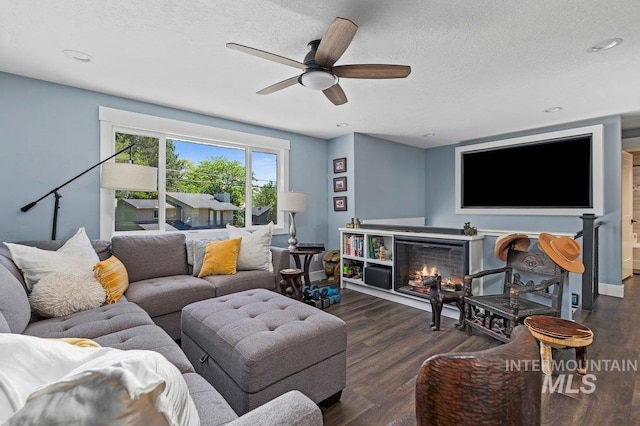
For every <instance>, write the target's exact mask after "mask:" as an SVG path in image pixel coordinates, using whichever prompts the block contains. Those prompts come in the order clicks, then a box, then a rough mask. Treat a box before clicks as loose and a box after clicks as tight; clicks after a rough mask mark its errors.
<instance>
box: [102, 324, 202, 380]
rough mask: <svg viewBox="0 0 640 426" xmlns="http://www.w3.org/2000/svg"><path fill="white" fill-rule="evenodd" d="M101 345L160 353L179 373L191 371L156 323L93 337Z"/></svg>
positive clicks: (172, 342) (170, 339)
mask: <svg viewBox="0 0 640 426" xmlns="http://www.w3.org/2000/svg"><path fill="white" fill-rule="evenodd" d="M93 340H94V341H95V342H96V343H98V344H99V345H101V346H109V347H111V348H117V349H123V350H129V349H146V350H150V351H155V352H158V353H160V354H162V355H163V356H164V357H165V358H167V359H168V360H169V361H171V363H172V364H173V365H175V366H176V367H177V368H178V370H180V372H181V373H190V372H193V371H194V369H193V366H192V365H191V363H190V362H189V360H188V359H187V356H186V355H185V354H184V352H182V350H181V349H180V347H179V346H178V345H177V344H176V342H175V341H174V340H173V339H172V338H171V337H169V335H168V334H167V333H165V332H164V331H163V330H162V329H161V328H160V327H158V326H157V325H149V324H147V325H139V326H136V327H131V328H126V329H124V330H120V331H116V332H114V333H109V334H105V335H104V336H100V337H96V338H95V339H93Z"/></svg>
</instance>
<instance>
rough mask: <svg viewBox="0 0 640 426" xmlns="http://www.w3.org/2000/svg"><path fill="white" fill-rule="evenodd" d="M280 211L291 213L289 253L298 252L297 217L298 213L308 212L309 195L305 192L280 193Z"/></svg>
mask: <svg viewBox="0 0 640 426" xmlns="http://www.w3.org/2000/svg"><path fill="white" fill-rule="evenodd" d="M278 210H280V211H283V212H289V218H290V219H291V224H290V226H289V241H288V243H289V251H292V250H296V249H297V245H298V240H297V238H296V224H295V216H296V213H298V212H304V211H306V210H307V194H305V193H304V192H278Z"/></svg>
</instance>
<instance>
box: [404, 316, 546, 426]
mask: <svg viewBox="0 0 640 426" xmlns="http://www.w3.org/2000/svg"><path fill="white" fill-rule="evenodd" d="M534 361H536V362H538V363H539V361H540V354H539V349H538V342H537V340H536V339H535V338H534V337H533V336H532V335H531V332H529V330H528V329H527V327H525V326H524V325H519V326H516V327H515V328H514V330H513V333H512V339H511V341H510V342H509V343H507V344H506V345H499V346H496V347H494V348H491V349H486V350H483V351H478V352H463V353H445V354H438V355H434V356H432V357H430V358H428V359H427V360H426V361H424V363H423V364H422V366H421V367H420V371H419V373H418V377H417V379H416V393H415V397H416V420H417V425H418V426H427V425H523V426H529V425H532V426H533V425H539V424H540V421H541V409H540V407H541V404H542V374H541V373H540V370H539V368H537V369H536V368H534V367H533V366H534V365H535V364H534Z"/></svg>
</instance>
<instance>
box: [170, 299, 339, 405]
mask: <svg viewBox="0 0 640 426" xmlns="http://www.w3.org/2000/svg"><path fill="white" fill-rule="evenodd" d="M181 345H182V349H183V351H184V352H185V354H186V355H187V358H189V361H191V363H192V364H193V365H194V367H195V369H196V371H197V372H198V373H200V374H201V375H202V376H204V377H205V378H206V379H207V380H208V381H209V383H211V384H212V385H213V386H214V387H215V388H216V389H217V390H218V391H219V392H220V393H221V394H222V396H224V398H225V399H226V400H227V402H228V403H229V404H230V405H231V407H232V408H233V409H234V410H235V412H236V413H237V414H238V415H239V416H241V415H243V414H244V413H246V412H248V411H250V410H252V409H254V408H256V407H258V406H260V405H262V404H264V403H266V402H268V401H270V400H272V399H273V398H275V397H277V396H279V395H282V394H283V393H285V392H287V391H289V390H293V389H298V390H300V391H301V392H302V393H304V394H305V395H307V396H308V397H309V398H311V399H312V400H313V401H314V402H316V403H321V402H325V403H333V402H336V401H338V400H339V399H340V395H341V393H342V389H344V387H345V386H346V370H347V365H346V364H347V362H346V353H345V351H346V347H347V325H346V324H345V322H344V321H342V320H341V319H339V318H337V317H335V316H334V315H331V314H329V313H326V312H323V311H321V310H320V309H317V308H314V307H312V306H309V305H305V304H304V303H302V302H299V301H297V300H294V299H290V298H288V297H285V296H282V295H280V294H278V293H275V292H272V291H269V290H265V289H258V290H247V291H243V292H240V293H234V294H230V295H227V296H222V297H217V298H214V299H208V300H203V301H200V302H195V303H192V304H190V305H187V306H185V307H184V308H183V310H182V340H181Z"/></svg>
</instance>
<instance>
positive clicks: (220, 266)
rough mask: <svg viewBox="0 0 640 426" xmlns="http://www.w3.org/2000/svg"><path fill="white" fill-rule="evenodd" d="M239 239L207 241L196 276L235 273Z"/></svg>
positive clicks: (240, 239)
mask: <svg viewBox="0 0 640 426" xmlns="http://www.w3.org/2000/svg"><path fill="white" fill-rule="evenodd" d="M241 241H242V238H234V239H231V240H224V241H209V242H208V243H207V250H206V251H205V253H204V260H203V262H202V269H201V270H200V273H199V274H198V277H206V276H207V275H233V274H235V273H236V266H237V262H238V253H239V252H240V243H241Z"/></svg>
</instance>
